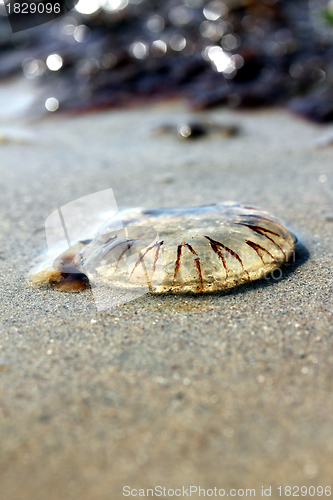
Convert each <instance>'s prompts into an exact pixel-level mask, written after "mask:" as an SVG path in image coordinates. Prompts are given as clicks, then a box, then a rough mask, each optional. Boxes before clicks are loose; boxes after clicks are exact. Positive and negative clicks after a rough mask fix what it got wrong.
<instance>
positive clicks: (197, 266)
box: [185, 243, 204, 292]
mask: <svg viewBox="0 0 333 500" xmlns="http://www.w3.org/2000/svg"><path fill="white" fill-rule="evenodd" d="M185 246H187V248H188V249H189V250H190V252H192V253H193V255H196V256H197V258H196V259H194V263H195V266H196V268H197V271H198V276H199V280H200V288H199V292H203V291H204V284H203V280H202V272H201V264H200V257H199V256H198V254H197V252H196V251H195V250H194V248H193V247H192V246H191V245H190V244H189V243H185Z"/></svg>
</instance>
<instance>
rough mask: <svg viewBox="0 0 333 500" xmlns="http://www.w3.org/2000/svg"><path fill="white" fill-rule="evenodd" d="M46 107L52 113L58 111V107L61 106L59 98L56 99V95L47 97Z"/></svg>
mask: <svg viewBox="0 0 333 500" xmlns="http://www.w3.org/2000/svg"><path fill="white" fill-rule="evenodd" d="M45 107H46V109H47V110H48V111H51V112H52V113H53V112H54V111H57V109H58V108H59V101H58V99H56V98H55V97H49V98H48V99H46V102H45Z"/></svg>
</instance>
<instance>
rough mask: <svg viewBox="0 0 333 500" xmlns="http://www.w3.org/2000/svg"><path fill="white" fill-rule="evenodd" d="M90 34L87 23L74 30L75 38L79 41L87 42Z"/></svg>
mask: <svg viewBox="0 0 333 500" xmlns="http://www.w3.org/2000/svg"><path fill="white" fill-rule="evenodd" d="M89 35H90V28H88V26H86V25H85V24H81V25H80V26H78V27H77V28H75V30H74V38H75V40H76V41H77V42H85V41H86V40H87V39H88V38H89Z"/></svg>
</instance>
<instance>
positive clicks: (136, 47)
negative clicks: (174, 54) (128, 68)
mask: <svg viewBox="0 0 333 500" xmlns="http://www.w3.org/2000/svg"><path fill="white" fill-rule="evenodd" d="M129 50H130V53H131V54H132V55H133V56H134V57H136V58H137V59H145V58H146V57H147V56H148V47H147V45H146V44H145V43H143V42H134V43H132V45H131V46H130V49H129Z"/></svg>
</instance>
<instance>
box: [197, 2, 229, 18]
mask: <svg viewBox="0 0 333 500" xmlns="http://www.w3.org/2000/svg"><path fill="white" fill-rule="evenodd" d="M203 13H204V16H205V18H206V19H209V21H216V20H217V19H219V18H220V17H223V16H226V15H227V14H228V7H227V6H226V5H225V4H224V3H222V2H220V1H219V0H214V1H213V2H210V3H209V4H208V5H206V6H205V7H204V9H203Z"/></svg>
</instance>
